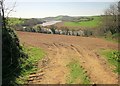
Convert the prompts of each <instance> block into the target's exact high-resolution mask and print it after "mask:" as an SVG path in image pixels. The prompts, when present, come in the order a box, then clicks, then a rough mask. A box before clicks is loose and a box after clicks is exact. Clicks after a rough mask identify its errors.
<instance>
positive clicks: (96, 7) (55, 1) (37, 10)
mask: <svg viewBox="0 0 120 86" xmlns="http://www.w3.org/2000/svg"><path fill="white" fill-rule="evenodd" d="M73 1H74V2H73ZM116 1H117V0H116ZM116 1H115V0H96V1H95V0H8V1H6V2H5V6H6V8H12V7H13V5H14V3H15V2H16V5H15V8H14V11H13V12H11V13H10V14H9V16H10V17H18V18H44V17H54V16H58V15H68V16H93V15H102V14H103V13H104V10H105V9H106V8H108V7H109V5H110V4H113V3H114V2H116Z"/></svg>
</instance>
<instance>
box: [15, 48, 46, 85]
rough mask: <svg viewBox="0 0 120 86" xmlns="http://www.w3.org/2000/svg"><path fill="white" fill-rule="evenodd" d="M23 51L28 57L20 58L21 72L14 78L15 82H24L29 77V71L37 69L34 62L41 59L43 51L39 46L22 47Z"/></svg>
mask: <svg viewBox="0 0 120 86" xmlns="http://www.w3.org/2000/svg"><path fill="white" fill-rule="evenodd" d="M23 51H24V52H25V53H26V54H28V58H21V59H20V61H21V64H20V68H21V72H20V74H19V77H18V78H16V83H17V84H25V83H27V80H28V78H29V75H30V73H33V72H35V71H37V67H36V66H35V64H37V62H38V61H39V60H41V59H42V58H43V57H44V55H45V53H44V51H43V50H41V49H40V48H36V47H23Z"/></svg>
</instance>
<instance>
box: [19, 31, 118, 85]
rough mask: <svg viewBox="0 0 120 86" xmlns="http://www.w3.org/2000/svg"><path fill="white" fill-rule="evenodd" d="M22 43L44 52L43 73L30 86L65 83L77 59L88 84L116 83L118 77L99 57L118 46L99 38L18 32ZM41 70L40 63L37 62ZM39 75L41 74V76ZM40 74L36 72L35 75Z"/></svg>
mask: <svg viewBox="0 0 120 86" xmlns="http://www.w3.org/2000/svg"><path fill="white" fill-rule="evenodd" d="M17 34H18V36H19V38H20V41H21V43H23V44H25V45H31V46H35V47H40V48H42V49H44V50H45V51H46V52H47V56H46V57H47V59H48V60H47V63H46V65H45V66H44V67H43V68H42V72H43V73H44V74H43V75H42V76H41V75H40V76H38V79H39V80H37V79H33V80H32V81H31V82H30V83H33V84H65V83H66V80H67V76H68V74H69V69H68V67H66V65H67V64H69V62H70V61H72V60H78V61H79V62H80V64H81V66H82V67H83V68H84V70H85V71H86V75H87V76H88V77H89V79H90V82H91V83H95V84H117V74H115V73H113V72H112V69H111V68H110V66H109V64H108V62H107V61H106V60H105V59H104V58H103V57H101V56H100V55H99V54H98V50H99V49H117V47H118V46H117V44H113V43H111V42H107V41H105V40H102V39H99V38H89V37H76V36H64V35H49V34H40V33H28V32H17ZM38 68H41V62H39V63H38ZM42 72H41V73H42ZM38 74H39V73H38V72H36V75H38Z"/></svg>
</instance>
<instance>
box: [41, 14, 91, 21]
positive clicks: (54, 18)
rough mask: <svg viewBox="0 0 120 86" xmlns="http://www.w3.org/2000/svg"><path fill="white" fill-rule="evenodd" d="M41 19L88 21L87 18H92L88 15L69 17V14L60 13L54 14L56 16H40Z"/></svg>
mask: <svg viewBox="0 0 120 86" xmlns="http://www.w3.org/2000/svg"><path fill="white" fill-rule="evenodd" d="M42 20H44V21H57V20H60V21H75V22H78V21H79V22H80V21H89V20H92V19H91V18H90V17H71V16H63V15H60V16H56V17H45V18H42Z"/></svg>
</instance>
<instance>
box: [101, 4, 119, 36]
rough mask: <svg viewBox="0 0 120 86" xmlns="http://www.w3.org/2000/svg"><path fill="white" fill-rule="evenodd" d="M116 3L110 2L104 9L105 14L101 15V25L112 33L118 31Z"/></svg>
mask: <svg viewBox="0 0 120 86" xmlns="http://www.w3.org/2000/svg"><path fill="white" fill-rule="evenodd" d="M118 9H119V8H118V4H112V5H110V7H109V8H108V9H106V10H105V13H104V14H105V16H104V17H103V25H104V28H106V29H107V30H108V31H110V32H111V33H112V34H114V33H116V32H119V28H118V17H119V16H118V14H119V11H118Z"/></svg>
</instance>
